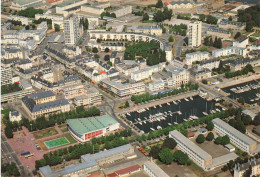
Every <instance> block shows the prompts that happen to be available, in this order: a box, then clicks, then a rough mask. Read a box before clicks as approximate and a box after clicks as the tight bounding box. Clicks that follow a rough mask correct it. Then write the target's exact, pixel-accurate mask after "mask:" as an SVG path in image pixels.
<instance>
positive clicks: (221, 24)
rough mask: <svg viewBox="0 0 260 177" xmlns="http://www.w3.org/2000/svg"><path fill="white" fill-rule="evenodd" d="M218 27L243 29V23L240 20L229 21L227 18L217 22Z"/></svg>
mask: <svg viewBox="0 0 260 177" xmlns="http://www.w3.org/2000/svg"><path fill="white" fill-rule="evenodd" d="M218 26H219V28H223V29H227V30H228V29H233V30H243V29H244V28H245V25H244V24H243V23H241V22H235V21H229V20H221V21H220V22H219V24H218Z"/></svg>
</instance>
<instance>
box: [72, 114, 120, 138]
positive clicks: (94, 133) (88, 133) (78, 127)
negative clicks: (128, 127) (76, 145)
mask: <svg viewBox="0 0 260 177" xmlns="http://www.w3.org/2000/svg"><path fill="white" fill-rule="evenodd" d="M67 124H68V129H69V131H70V133H71V134H72V136H73V137H75V138H76V139H77V140H78V141H80V142H86V141H90V140H91V139H92V138H94V137H100V136H104V135H106V134H108V133H112V132H115V131H117V130H118V129H119V126H120V124H119V123H118V122H117V121H116V120H115V119H114V118H113V117H111V116H109V115H103V116H99V117H91V118H80V119H68V120H67Z"/></svg>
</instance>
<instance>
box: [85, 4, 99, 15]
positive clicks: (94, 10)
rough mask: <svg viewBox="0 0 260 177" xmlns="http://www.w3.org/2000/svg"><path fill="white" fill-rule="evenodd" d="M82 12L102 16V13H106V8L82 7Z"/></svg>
mask: <svg viewBox="0 0 260 177" xmlns="http://www.w3.org/2000/svg"><path fill="white" fill-rule="evenodd" d="M80 10H81V11H82V12H87V13H91V14H97V15H100V14H102V12H104V8H102V7H97V6H91V5H84V6H81V8H80Z"/></svg>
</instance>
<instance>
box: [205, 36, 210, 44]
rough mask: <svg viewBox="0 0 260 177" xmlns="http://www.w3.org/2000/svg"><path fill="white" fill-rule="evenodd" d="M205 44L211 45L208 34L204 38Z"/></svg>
mask: <svg viewBox="0 0 260 177" xmlns="http://www.w3.org/2000/svg"><path fill="white" fill-rule="evenodd" d="M204 45H206V46H209V45H210V43H209V37H208V36H207V37H205V38H204Z"/></svg>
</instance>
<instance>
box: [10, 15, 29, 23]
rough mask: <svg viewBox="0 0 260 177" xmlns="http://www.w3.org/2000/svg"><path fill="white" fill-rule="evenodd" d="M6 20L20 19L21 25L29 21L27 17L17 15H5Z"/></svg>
mask: <svg viewBox="0 0 260 177" xmlns="http://www.w3.org/2000/svg"><path fill="white" fill-rule="evenodd" d="M7 20H14V21H20V22H21V23H22V25H28V24H29V22H31V20H30V19H29V18H27V17H23V16H17V15H10V16H7Z"/></svg>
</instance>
